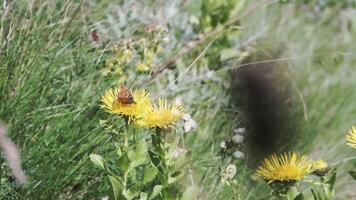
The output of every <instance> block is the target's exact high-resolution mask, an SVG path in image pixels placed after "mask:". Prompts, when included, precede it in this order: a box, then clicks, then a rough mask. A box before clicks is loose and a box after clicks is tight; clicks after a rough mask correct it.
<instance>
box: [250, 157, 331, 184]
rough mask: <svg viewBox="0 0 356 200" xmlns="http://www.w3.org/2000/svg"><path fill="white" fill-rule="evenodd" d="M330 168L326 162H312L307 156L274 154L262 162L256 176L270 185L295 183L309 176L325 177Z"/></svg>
mask: <svg viewBox="0 0 356 200" xmlns="http://www.w3.org/2000/svg"><path fill="white" fill-rule="evenodd" d="M328 171H329V166H328V164H327V163H326V162H325V161H324V160H316V161H312V160H310V159H309V158H308V157H307V156H306V155H300V154H298V153H295V152H293V153H290V152H288V153H283V154H280V155H276V154H273V155H271V156H270V157H268V158H265V159H264V160H263V161H262V165H261V166H260V167H259V168H258V169H257V170H256V174H257V175H258V176H260V177H262V178H263V179H264V180H266V181H268V183H272V182H279V183H294V182H296V181H300V180H302V179H303V178H304V177H306V176H307V175H309V174H311V173H312V174H314V175H318V176H324V175H325V174H326V173H327V172H328Z"/></svg>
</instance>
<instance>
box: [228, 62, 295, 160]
mask: <svg viewBox="0 0 356 200" xmlns="http://www.w3.org/2000/svg"><path fill="white" fill-rule="evenodd" d="M257 57H259V58H258V60H270V59H271V58H265V57H264V58H261V57H260V56H257ZM251 62H254V60H251V59H249V60H247V61H245V63H251ZM232 76H233V78H232V83H233V84H232V88H231V89H232V100H233V103H234V104H235V106H236V107H237V109H239V110H242V111H243V113H244V115H245V117H244V119H245V120H246V121H245V125H246V126H247V127H248V135H247V140H246V147H247V152H248V154H247V155H248V158H249V162H250V164H252V165H255V164H256V163H258V162H259V161H260V160H261V159H262V158H264V157H265V156H267V155H269V154H271V153H274V152H280V151H285V150H288V149H290V148H291V147H292V146H293V145H295V144H296V139H297V135H298V133H297V131H298V128H297V126H298V124H299V121H300V120H299V118H300V117H298V116H300V114H298V112H299V110H300V109H299V108H298V105H297V104H296V103H294V102H296V101H294V100H295V98H296V97H297V96H296V95H295V94H294V93H293V88H292V84H291V80H290V79H291V77H290V76H289V75H288V70H287V67H285V66H283V65H281V64H278V63H272V62H270V63H267V62H266V63H261V64H253V65H248V66H244V67H241V68H239V69H237V70H236V71H235V72H234V73H233V75H232Z"/></svg>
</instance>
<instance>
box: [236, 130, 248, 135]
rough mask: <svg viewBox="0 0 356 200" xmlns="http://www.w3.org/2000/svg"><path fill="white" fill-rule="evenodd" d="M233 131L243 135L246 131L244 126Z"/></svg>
mask: <svg viewBox="0 0 356 200" xmlns="http://www.w3.org/2000/svg"><path fill="white" fill-rule="evenodd" d="M234 133H235V134H240V135H244V134H245V133H246V128H237V129H235V130H234Z"/></svg>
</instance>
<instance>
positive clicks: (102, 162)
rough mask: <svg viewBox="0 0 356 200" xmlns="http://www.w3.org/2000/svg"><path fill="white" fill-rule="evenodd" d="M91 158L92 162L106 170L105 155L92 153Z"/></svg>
mask: <svg viewBox="0 0 356 200" xmlns="http://www.w3.org/2000/svg"><path fill="white" fill-rule="evenodd" d="M89 158H90V160H91V162H93V163H94V164H95V165H97V166H99V167H100V168H102V169H104V170H105V160H104V158H103V157H101V156H100V155H98V154H90V155H89Z"/></svg>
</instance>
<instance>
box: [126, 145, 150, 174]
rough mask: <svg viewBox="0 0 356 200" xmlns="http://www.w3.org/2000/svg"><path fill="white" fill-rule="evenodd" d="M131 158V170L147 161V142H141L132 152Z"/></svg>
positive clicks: (130, 153)
mask: <svg viewBox="0 0 356 200" xmlns="http://www.w3.org/2000/svg"><path fill="white" fill-rule="evenodd" d="M129 158H130V160H131V161H132V163H131V164H130V168H135V167H137V166H139V165H142V164H144V163H145V162H146V161H147V159H148V158H147V143H146V141H145V140H143V141H142V142H139V143H138V144H137V145H136V148H135V149H132V150H130V152H129Z"/></svg>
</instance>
